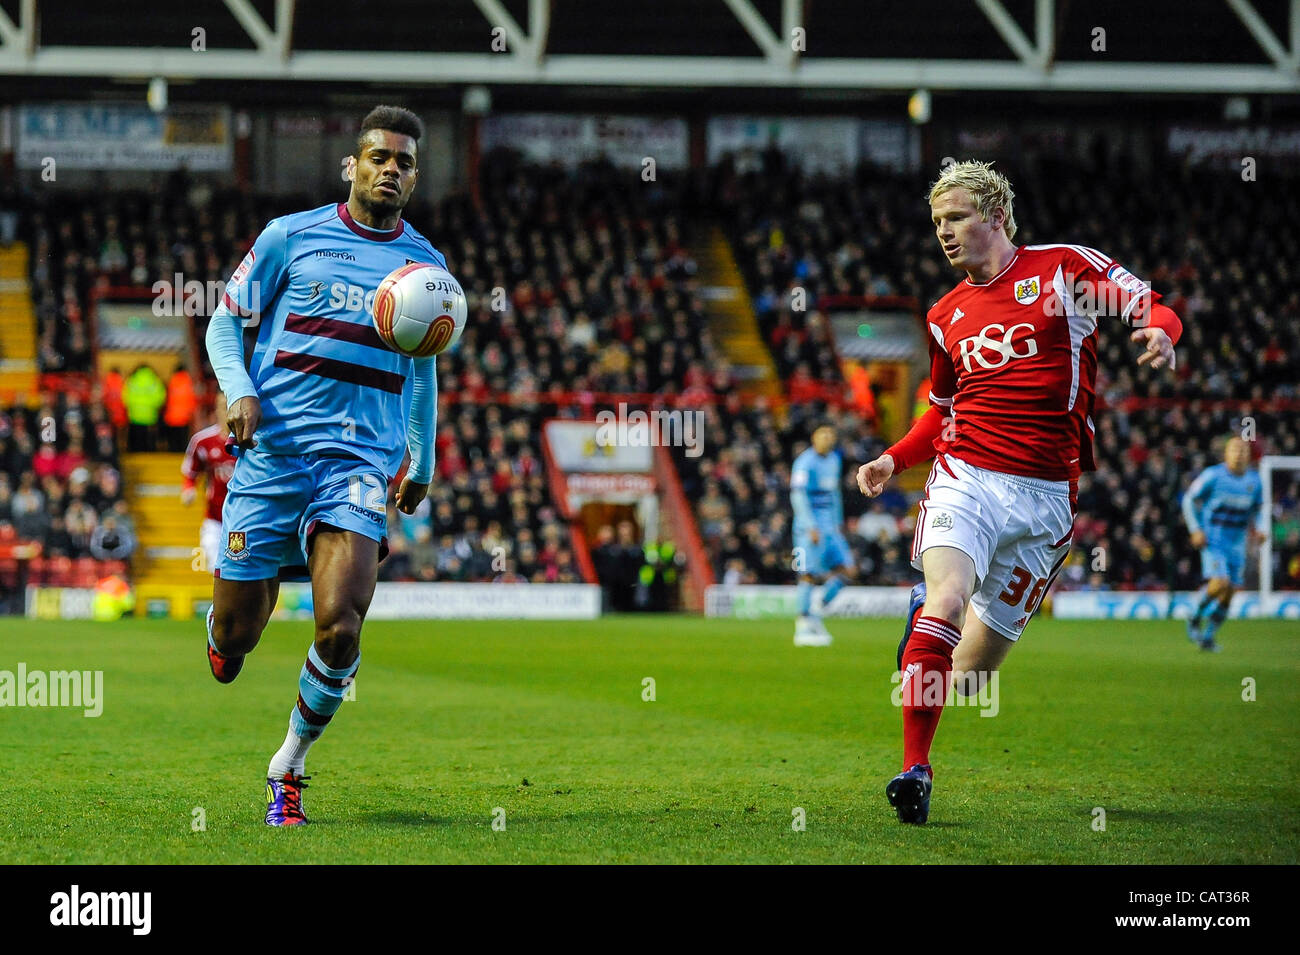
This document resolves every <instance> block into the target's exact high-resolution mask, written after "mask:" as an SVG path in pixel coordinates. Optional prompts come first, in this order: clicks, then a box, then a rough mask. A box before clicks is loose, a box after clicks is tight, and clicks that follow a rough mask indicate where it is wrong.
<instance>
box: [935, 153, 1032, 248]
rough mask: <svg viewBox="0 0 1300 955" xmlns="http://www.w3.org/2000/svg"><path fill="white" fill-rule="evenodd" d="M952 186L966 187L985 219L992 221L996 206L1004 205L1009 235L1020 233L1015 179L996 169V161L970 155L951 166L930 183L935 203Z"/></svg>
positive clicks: (1009, 237)
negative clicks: (981, 159) (994, 163)
mask: <svg viewBox="0 0 1300 955" xmlns="http://www.w3.org/2000/svg"><path fill="white" fill-rule="evenodd" d="M952 189H965V190H966V192H967V193H968V194H969V195H970V198H971V202H973V203H975V210H976V211H977V212H978V213H979V214H980V218H981V219H983V220H984V221H985V222H988V221H989V217H990V216H991V215H993V210H994V209H1001V210H1002V211H1003V213H1005V215H1006V220H1005V222H1004V223H1003V226H1002V231H1003V232H1005V233H1006V234H1007V238H1008V239H1014V238H1015V237H1016V215H1015V213H1014V212H1013V211H1012V205H1011V203H1012V200H1014V199H1015V198H1016V194H1015V192H1013V191H1012V189H1011V180H1010V179H1008V178H1007V177H1006V176H1004V175H1002V173H1000V172H998V171H997V170H996V169H994V168H993V163H991V162H980V161H979V160H978V159H968V160H967V161H966V162H959V163H953V164H952V165H951V166H948V167H947V168H945V169H944V171H943V173H942V174H941V175H940V176H939V178H938V179H936V180H935V181H934V183H933V184H932V185H931V186H930V202H931V203H932V204H933V202H934V200H935V199H938V198H939V197H940V196H941V195H943V194H944V193H945V192H948V191H950V190H952Z"/></svg>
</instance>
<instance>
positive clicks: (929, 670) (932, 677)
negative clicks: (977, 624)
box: [903, 616, 961, 775]
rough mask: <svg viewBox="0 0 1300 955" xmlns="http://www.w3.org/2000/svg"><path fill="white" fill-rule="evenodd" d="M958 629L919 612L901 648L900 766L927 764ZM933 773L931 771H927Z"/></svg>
mask: <svg viewBox="0 0 1300 955" xmlns="http://www.w3.org/2000/svg"><path fill="white" fill-rule="evenodd" d="M960 639H961V631H960V630H958V629H957V628H956V627H955V626H953V625H952V624H951V623H949V622H948V621H947V620H944V619H942V618H941V617H927V616H921V617H919V618H918V619H917V621H916V626H915V627H914V628H913V630H912V636H911V638H910V639H909V640H908V641H907V649H906V650H904V651H903V770H904V771H907V770H909V769H911V768H912V767H913V766H917V765H921V766H928V765H929V764H930V744H931V743H932V742H933V741H934V732H935V730H936V729H938V728H939V717H940V716H942V715H943V703H944V700H946V699H947V698H948V688H949V686H951V684H952V652H953V650H954V649H955V648H956V646H957V641H958V640H960ZM931 775H933V773H931Z"/></svg>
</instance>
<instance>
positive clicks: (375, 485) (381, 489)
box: [348, 474, 388, 514]
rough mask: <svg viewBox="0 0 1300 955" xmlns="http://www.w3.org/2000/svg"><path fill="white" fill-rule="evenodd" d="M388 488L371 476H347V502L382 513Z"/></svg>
mask: <svg viewBox="0 0 1300 955" xmlns="http://www.w3.org/2000/svg"><path fill="white" fill-rule="evenodd" d="M387 497H388V488H387V487H385V486H384V483H383V482H382V481H380V480H379V478H378V477H376V476H375V475H373V474H351V475H348V502H349V503H351V504H353V505H354V506H356V507H365V508H369V509H370V510H372V511H379V512H380V513H381V514H382V513H383V512H384V501H385V499H386V498H387Z"/></svg>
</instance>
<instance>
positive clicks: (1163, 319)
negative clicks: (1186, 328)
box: [1138, 302, 1183, 345]
mask: <svg viewBox="0 0 1300 955" xmlns="http://www.w3.org/2000/svg"><path fill="white" fill-rule="evenodd" d="M1147 319H1148V324H1150V325H1154V326H1155V327H1156V328H1160V329H1163V330H1164V333H1165V334H1166V335H1168V336H1169V340H1170V341H1171V342H1173V343H1174V344H1175V345H1177V344H1178V339H1179V338H1180V337H1182V334H1183V323H1182V322H1181V321H1180V320H1179V318H1178V313H1176V312H1175V311H1174V310H1173V309H1172V308H1167V307H1165V306H1164V305H1161V304H1160V303H1159V302H1153V303H1152V305H1151V312H1150V314H1149V315H1148V316H1147ZM1138 327H1139V328H1140V327H1141V326H1140V325H1139V326H1138Z"/></svg>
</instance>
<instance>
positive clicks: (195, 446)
mask: <svg viewBox="0 0 1300 955" xmlns="http://www.w3.org/2000/svg"><path fill="white" fill-rule="evenodd" d="M202 470H203V466H202V464H201V463H200V462H199V436H198V435H197V434H195V435H193V436H191V437H190V443H189V444H188V445H187V446H186V448H185V458H184V460H182V461H181V475H182V476H183V477H184V478H185V480H186V481H187V482H188V483H187V484H186V487H193V486H194V479H195V478H196V477H198V475H199V472H200V471H202Z"/></svg>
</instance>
